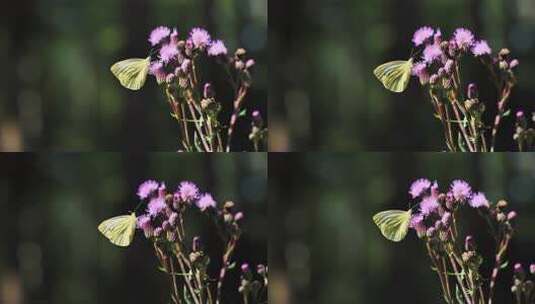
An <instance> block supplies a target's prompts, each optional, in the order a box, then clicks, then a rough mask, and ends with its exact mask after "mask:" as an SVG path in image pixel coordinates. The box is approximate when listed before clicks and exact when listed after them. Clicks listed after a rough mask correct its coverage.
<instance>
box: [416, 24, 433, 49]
mask: <svg viewBox="0 0 535 304" xmlns="http://www.w3.org/2000/svg"><path fill="white" fill-rule="evenodd" d="M434 33H435V31H434V30H433V29H432V28H431V27H429V26H424V27H421V28H419V29H418V30H417V31H416V32H414V36H413V37H412V42H413V43H414V45H415V46H420V45H422V44H424V42H425V41H426V40H427V39H429V38H431V37H433V34H434Z"/></svg>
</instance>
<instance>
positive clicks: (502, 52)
mask: <svg viewBox="0 0 535 304" xmlns="http://www.w3.org/2000/svg"><path fill="white" fill-rule="evenodd" d="M510 54H511V51H509V49H507V48H503V49H501V50H500V52H499V53H498V57H499V58H500V59H501V60H504V59H506V58H507V57H509V55H510Z"/></svg>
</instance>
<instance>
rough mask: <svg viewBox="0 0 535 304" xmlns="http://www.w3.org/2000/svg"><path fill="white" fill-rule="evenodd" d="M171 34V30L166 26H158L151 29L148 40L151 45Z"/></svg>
mask: <svg viewBox="0 0 535 304" xmlns="http://www.w3.org/2000/svg"><path fill="white" fill-rule="evenodd" d="M169 34H171V30H170V29H169V28H168V27H166V26H159V27H157V28H155V29H153V30H152V32H151V33H150V37H149V42H150V44H151V45H152V46H155V45H157V44H158V43H160V42H161V41H162V40H163V39H164V38H166V37H167V36H169Z"/></svg>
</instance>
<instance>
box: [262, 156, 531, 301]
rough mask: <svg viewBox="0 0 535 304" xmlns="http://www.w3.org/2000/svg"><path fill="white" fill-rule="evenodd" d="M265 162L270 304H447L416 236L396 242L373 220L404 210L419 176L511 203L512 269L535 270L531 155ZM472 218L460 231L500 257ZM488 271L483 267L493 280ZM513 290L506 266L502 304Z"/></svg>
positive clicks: (487, 266)
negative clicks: (532, 266) (458, 182)
mask: <svg viewBox="0 0 535 304" xmlns="http://www.w3.org/2000/svg"><path fill="white" fill-rule="evenodd" d="M268 162H269V187H268V188H269V195H270V196H269V205H270V207H269V219H270V227H272V228H271V229H272V230H271V232H270V235H269V250H270V252H269V261H270V266H271V269H272V271H271V273H270V301H273V303H277V304H286V303H357V304H359V303H414V304H420V303H421V304H429V303H443V299H442V298H441V294H440V283H439V280H438V278H437V277H436V274H435V273H434V272H433V271H432V270H431V269H430V263H429V259H428V257H427V255H426V253H425V247H424V245H423V243H422V242H421V241H420V240H419V239H418V238H417V237H416V234H415V233H414V231H410V232H409V235H408V236H407V238H406V239H405V240H404V241H403V242H401V243H394V242H390V241H388V240H386V239H385V238H383V236H382V235H381V234H380V231H379V229H378V228H377V227H376V226H375V225H374V223H373V222H372V216H373V214H375V213H377V212H379V211H382V210H386V209H394V208H395V209H402V208H406V207H407V206H408V204H407V203H408V202H409V195H408V190H409V186H410V184H411V182H412V181H413V180H415V179H417V178H420V177H427V178H429V179H436V180H437V181H438V183H439V185H440V186H441V190H442V191H446V190H447V188H448V187H449V184H450V183H451V181H452V180H454V179H459V178H461V179H465V180H467V181H468V182H469V183H470V184H471V185H472V187H473V189H474V190H475V191H483V192H485V193H486V195H487V197H488V199H489V200H491V201H494V202H495V201H497V200H499V199H506V200H508V201H509V206H510V208H511V209H512V210H516V211H517V212H518V218H517V221H516V227H517V230H516V232H517V233H516V235H515V237H514V239H513V242H512V243H511V247H510V248H511V250H510V254H509V255H508V259H509V261H510V265H512V264H513V263H515V262H521V263H523V265H524V266H527V265H529V263H535V187H533V185H534V184H535V170H533V168H535V155H534V154H514V153H511V154H500V153H497V154H492V155H491V154H487V155H483V154H480V155H462V154H455V155H449V154H448V155H446V154H439V153H419V154H418V153H415V154H406V153H395V154H394V153H390V154H388V153H357V154H344V153H330V154H326V153H308V154H306V155H302V154H271V155H270V156H269V159H268ZM465 215H467V216H468V217H466V218H465V221H464V222H463V223H462V226H463V227H464V228H465V229H466V231H469V232H470V233H472V234H473V235H474V237H475V239H476V243H477V245H478V248H479V250H480V251H482V252H486V251H487V250H490V252H493V251H494V247H493V239H492V238H491V237H490V235H489V234H488V233H487V229H486V225H485V223H484V221H481V219H480V218H479V217H477V216H476V215H477V214H476V213H475V212H474V213H470V212H466V213H465ZM487 259H490V263H493V262H494V258H493V257H492V256H491V257H490V258H487ZM487 262H489V260H487ZM490 266H491V265H490V264H489V263H485V264H483V266H482V269H483V272H484V273H485V275H486V276H487V277H488V275H489V273H490ZM511 282H512V273H511V271H510V268H509V269H508V270H507V271H506V272H505V273H503V274H502V275H501V276H500V277H499V279H498V285H497V286H498V287H497V288H498V291H497V299H496V301H495V303H512V300H513V297H512V295H511V294H510V286H511Z"/></svg>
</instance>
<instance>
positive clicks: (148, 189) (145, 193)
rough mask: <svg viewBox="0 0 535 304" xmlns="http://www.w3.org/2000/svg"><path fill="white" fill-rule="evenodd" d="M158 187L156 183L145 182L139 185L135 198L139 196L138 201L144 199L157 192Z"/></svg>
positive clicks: (151, 181)
mask: <svg viewBox="0 0 535 304" xmlns="http://www.w3.org/2000/svg"><path fill="white" fill-rule="evenodd" d="M158 187H159V184H158V183H157V182H156V181H153V180H148V181H145V182H143V183H142V184H141V185H139V188H138V189H137V196H139V198H140V199H146V198H147V197H149V196H150V195H151V194H152V193H153V192H154V191H156V190H158Z"/></svg>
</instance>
